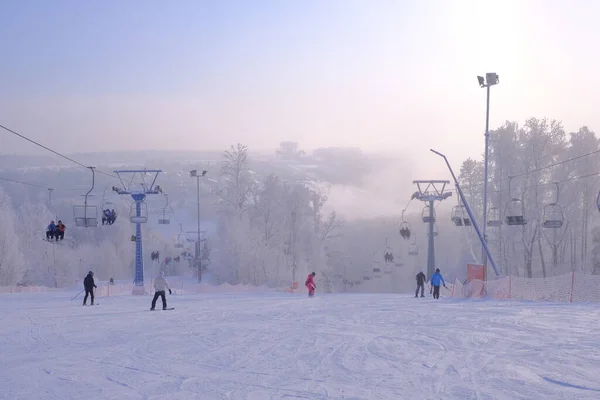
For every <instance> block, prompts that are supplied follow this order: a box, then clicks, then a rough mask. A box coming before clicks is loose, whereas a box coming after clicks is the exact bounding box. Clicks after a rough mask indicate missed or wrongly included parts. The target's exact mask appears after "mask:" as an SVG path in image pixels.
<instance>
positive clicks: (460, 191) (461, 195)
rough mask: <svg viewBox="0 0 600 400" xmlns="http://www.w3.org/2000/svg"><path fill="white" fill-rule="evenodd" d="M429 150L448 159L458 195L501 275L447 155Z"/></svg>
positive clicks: (495, 268) (493, 266)
mask: <svg viewBox="0 0 600 400" xmlns="http://www.w3.org/2000/svg"><path fill="white" fill-rule="evenodd" d="M429 151H431V152H432V153H434V154H437V155H438V156H440V157H442V158H443V159H444V161H446V166H447V167H448V169H449V170H450V174H452V179H454V184H455V185H456V190H457V191H458V195H459V196H460V199H461V200H462V203H463V205H464V206H465V208H466V209H467V214H469V218H471V221H472V222H473V227H474V228H475V232H477V237H478V238H479V241H480V242H481V246H483V250H484V251H485V252H486V254H487V256H488V258H489V260H490V263H492V268H494V272H495V273H496V276H499V275H500V272H498V267H497V266H496V261H495V260H494V257H492V253H491V252H490V249H489V247H488V245H487V242H486V241H485V239H484V237H483V234H482V233H481V231H480V230H479V225H478V224H477V221H476V220H475V216H474V215H473V212H472V211H471V207H470V206H469V203H468V202H467V199H465V196H464V194H463V191H462V189H461V187H460V184H459V183H458V179H456V175H454V171H453V170H452V167H451V166H450V163H449V162H448V159H447V158H446V156H445V155H443V154H442V153H440V152H438V151H435V150H433V149H430V150H429ZM484 270H485V268H484Z"/></svg>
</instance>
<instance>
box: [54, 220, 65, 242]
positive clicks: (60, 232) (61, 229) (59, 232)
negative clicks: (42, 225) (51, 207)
mask: <svg viewBox="0 0 600 400" xmlns="http://www.w3.org/2000/svg"><path fill="white" fill-rule="evenodd" d="M66 228H67V227H66V226H65V224H63V223H62V221H58V224H57V225H56V234H55V235H56V241H57V242H58V239H60V240H63V239H64V238H65V229H66Z"/></svg>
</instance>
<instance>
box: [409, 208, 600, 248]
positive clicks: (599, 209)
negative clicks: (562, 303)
mask: <svg viewBox="0 0 600 400" xmlns="http://www.w3.org/2000/svg"><path fill="white" fill-rule="evenodd" d="M599 210H600V208H599ZM400 236H401V237H402V239H404V240H408V239H410V225H409V224H408V222H406V221H403V222H402V223H401V224H400Z"/></svg>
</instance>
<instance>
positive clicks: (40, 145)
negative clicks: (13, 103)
mask: <svg viewBox="0 0 600 400" xmlns="http://www.w3.org/2000/svg"><path fill="white" fill-rule="evenodd" d="M0 128H2V129H4V130H6V131H8V132H10V133H12V134H13V135H16V136H18V137H20V138H21V139H24V140H26V141H28V142H30V143H33V144H35V145H36V146H39V147H41V148H42V149H44V150H48V151H49V152H51V153H53V154H56V155H57V156H59V157H62V158H64V159H65V160H68V161H70V162H72V163H75V164H77V165H79V166H80V167H83V168H89V166H88V165H85V164H82V163H80V162H79V161H77V160H74V159H72V158H71V157H69V156H65V155H64V154H61V153H59V152H58V151H55V150H52V149H51V148H49V147H47V146H44V145H43V144H41V143H39V142H36V141H35V140H33V139H30V138H28V137H27V136H25V135H22V134H20V133H18V132H15V131H14V130H12V129H10V128H8V127H6V126H4V125H2V124H0ZM96 172H98V173H99V174H102V175H106V176H109V177H111V178H115V179H119V180H120V178H119V177H118V176H117V175H112V174H109V173H106V172H103V171H100V170H96Z"/></svg>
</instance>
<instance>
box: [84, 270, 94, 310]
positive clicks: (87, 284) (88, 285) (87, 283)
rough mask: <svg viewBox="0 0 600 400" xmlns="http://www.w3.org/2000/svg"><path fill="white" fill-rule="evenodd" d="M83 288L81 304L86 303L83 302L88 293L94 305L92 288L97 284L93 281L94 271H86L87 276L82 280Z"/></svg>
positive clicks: (85, 300)
mask: <svg viewBox="0 0 600 400" xmlns="http://www.w3.org/2000/svg"><path fill="white" fill-rule="evenodd" d="M83 288H84V289H85V297H84V298H83V305H84V306H85V305H86V304H85V303H86V302H87V298H88V295H90V298H91V300H92V305H94V288H98V286H96V283H95V282H94V273H93V272H92V271H90V272H88V274H87V276H86V277H85V279H84V280H83Z"/></svg>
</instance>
